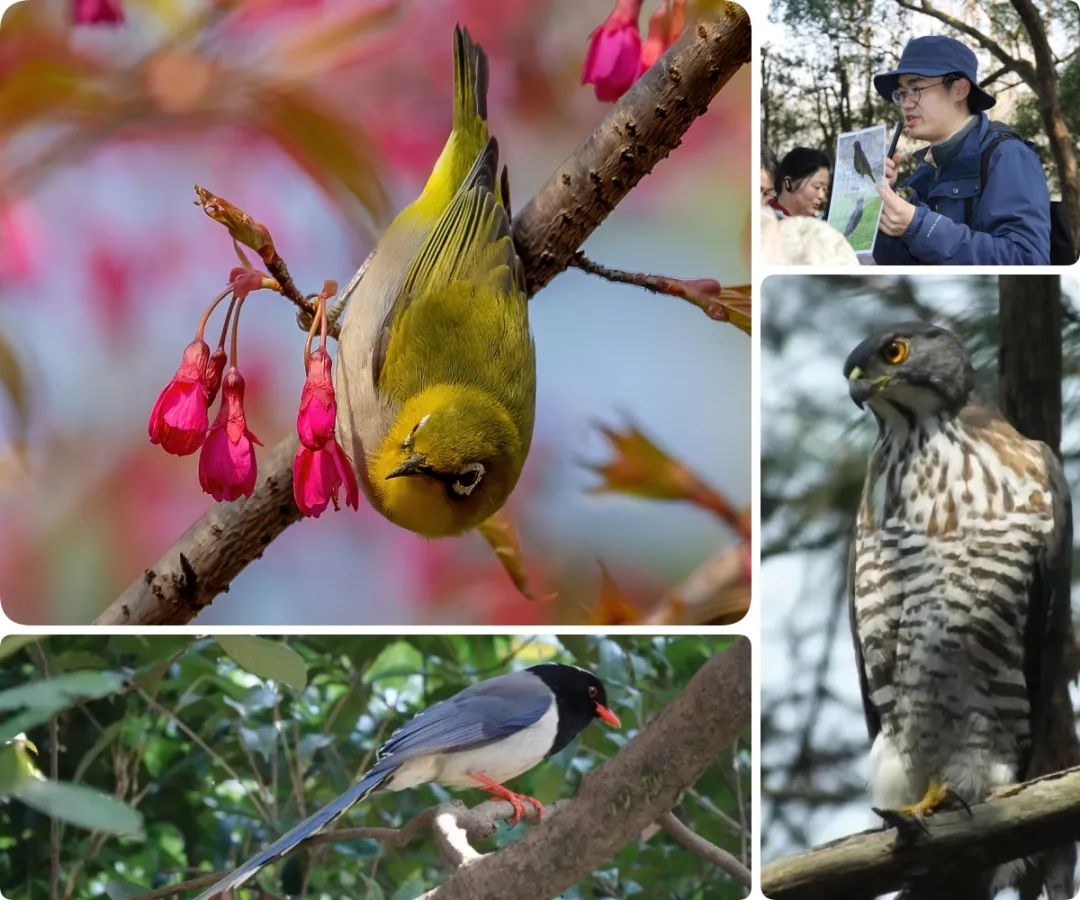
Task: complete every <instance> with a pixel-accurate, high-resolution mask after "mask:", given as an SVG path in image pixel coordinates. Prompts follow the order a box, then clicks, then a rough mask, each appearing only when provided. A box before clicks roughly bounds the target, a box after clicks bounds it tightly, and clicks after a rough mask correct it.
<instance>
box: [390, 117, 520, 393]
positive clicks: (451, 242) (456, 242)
mask: <svg viewBox="0 0 1080 900" xmlns="http://www.w3.org/2000/svg"><path fill="white" fill-rule="evenodd" d="M498 161H499V150H498V144H497V143H496V141H495V139H494V138H489V139H488V142H487V145H486V146H485V147H484V150H483V152H481V153H480V154H479V155H478V156H477V158H476V161H475V162H474V164H473V167H472V169H471V170H470V172H469V174H468V176H467V177H466V178H465V180H464V181H463V182H462V184H461V187H460V188H459V189H458V191H457V193H456V194H455V195H454V199H453V200H452V201H451V203H450V205H449V207H447V209H446V211H445V212H444V213H443V214H442V215H441V216H440V217H439V220H438V222H437V223H436V225H435V227H434V228H433V229H432V230H431V232H430V233H429V234H428V236H427V237H426V239H425V240H424V243H423V245H422V246H421V248H420V251H419V253H417V255H416V258H415V259H414V261H413V263H412V266H411V267H410V269H409V272H408V274H407V275H406V276H405V279H404V281H403V283H402V287H401V292H400V294H399V295H398V298H397V300H396V301H395V303H394V305H393V306H392V307H391V309H390V311H389V312H388V313H387V315H386V318H385V320H384V322H383V325H382V329H381V331H380V334H379V336H378V337H377V339H376V340H375V343H374V348H373V351H372V366H371V370H372V378H373V380H374V382H375V384H376V385H380V384H381V376H382V373H383V372H384V370H385V366H386V364H387V362H388V361H389V360H390V359H391V358H392V357H393V356H394V355H395V354H396V353H399V352H401V351H402V347H404V346H406V345H407V344H408V341H407V340H404V341H399V340H398V338H399V336H400V335H401V331H402V323H403V320H404V319H405V317H406V312H407V311H409V310H410V308H412V307H414V306H415V307H417V308H419V307H420V306H421V305H422V304H427V303H439V302H441V299H442V294H443V292H445V290H446V288H447V286H448V285H450V284H452V283H455V282H460V283H464V284H465V285H467V286H468V287H470V288H472V289H476V290H481V289H487V290H492V291H496V292H501V293H511V294H514V295H517V296H521V297H523V296H524V291H525V276H524V270H523V268H522V266H521V261H520V260H519V259H518V256H517V252H516V251H515V250H514V243H513V238H512V237H511V234H510V220H509V218H508V216H507V215H506V210H505V208H504V207H503V205H502V203H501V202H500V200H499V198H498V196H497V195H496V193H495V179H496V177H497V170H498ZM399 371H400V370H399Z"/></svg>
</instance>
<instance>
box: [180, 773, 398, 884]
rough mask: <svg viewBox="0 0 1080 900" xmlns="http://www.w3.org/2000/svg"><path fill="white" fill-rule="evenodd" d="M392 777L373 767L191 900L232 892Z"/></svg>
mask: <svg viewBox="0 0 1080 900" xmlns="http://www.w3.org/2000/svg"><path fill="white" fill-rule="evenodd" d="M392 774H393V769H388V768H381V767H379V766H376V767H375V768H374V769H372V770H371V771H370V772H368V774H367V775H365V776H364V777H363V778H362V779H360V781H358V782H357V783H356V784H354V785H353V786H352V787H351V788H349V790H347V791H346V792H345V793H344V794H342V795H341V796H340V797H338V798H337V799H336V800H331V801H330V802H329V803H327V804H326V806H324V807H323V808H322V809H320V810H319V811H318V812H316V813H313V814H312V815H310V816H308V817H307V818H306V819H304V821H303V822H301V823H300V824H299V825H296V826H295V827H293V828H291V829H290V830H289V831H287V832H286V833H285V834H283V835H282V836H281V837H279V838H278V839H277V840H276V841H274V843H272V844H271V845H270V846H269V847H267V848H265V849H264V850H261V851H259V852H258V853H256V854H255V855H254V856H253V857H251V859H249V860H247V861H246V862H245V863H243V864H242V865H240V866H239V867H238V868H236V869H234V870H233V871H232V872H230V873H229V874H228V875H226V876H225V877H224V878H222V879H221V880H220V881H218V882H216V883H215V884H213V885H212V886H211V887H210V888H209V889H208V890H206V891H204V892H203V893H201V894H199V896H198V897H196V898H195V900H209V898H210V897H217V896H218V895H219V894H222V893H224V892H225V891H227V890H229V889H230V888H235V887H238V886H239V885H241V884H243V883H244V882H245V881H247V880H248V879H249V878H251V877H252V876H253V875H255V874H256V873H257V872H258V871H259V870H260V869H262V868H263V867H265V866H267V865H269V864H270V863H272V862H273V861H274V860H275V859H277V858H278V857H280V856H283V855H284V854H286V853H288V852H289V851H290V850H292V849H293V847H295V846H296V845H297V844H299V843H301V842H302V841H305V840H307V839H308V838H309V837H311V835H313V834H315V833H316V832H319V831H322V830H323V829H324V828H325V827H326V826H327V825H329V824H330V823H331V822H333V821H334V820H335V819H336V818H338V816H340V815H342V814H343V813H344V812H345V811H346V810H348V809H349V808H350V807H351V806H353V805H355V804H357V803H359V802H360V801H361V800H363V799H365V798H366V797H367V796H369V795H370V794H371V793H372V791H374V790H376V789H377V788H378V787H379V786H380V785H381V784H382V783H383V782H384V781H386V779H387V778H389V777H390V776H391V775H392Z"/></svg>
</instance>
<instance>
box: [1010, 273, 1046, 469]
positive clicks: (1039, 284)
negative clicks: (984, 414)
mask: <svg viewBox="0 0 1080 900" xmlns="http://www.w3.org/2000/svg"><path fill="white" fill-rule="evenodd" d="M998 297H999V304H1000V309H1001V317H1000V331H999V337H998V405H999V406H1000V407H1001V411H1002V412H1003V413H1004V414H1005V418H1006V419H1008V420H1009V421H1010V422H1011V423H1012V424H1013V425H1014V426H1016V428H1017V429H1018V430H1019V431H1020V433H1021V434H1023V435H1024V436H1025V437H1029V438H1033V439H1035V440H1039V441H1043V442H1044V443H1046V444H1048V445H1049V446H1050V447H1051V448H1052V449H1053V451H1054V452H1055V453H1057V454H1058V455H1060V454H1061V278H1060V276H1058V275H1002V276H1000V278H999V281H998Z"/></svg>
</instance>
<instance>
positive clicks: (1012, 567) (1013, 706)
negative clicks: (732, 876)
mask: <svg viewBox="0 0 1080 900" xmlns="http://www.w3.org/2000/svg"><path fill="white" fill-rule="evenodd" d="M764 296H765V309H766V311H767V319H768V321H767V322H766V333H767V334H769V335H770V336H771V337H770V338H769V339H768V340H767V341H766V346H765V348H764V352H763V368H762V383H763V384H765V385H766V386H767V387H766V388H765V390H764V394H763V420H764V422H765V423H766V426H765V432H764V434H763V439H762V508H763V510H766V511H767V512H766V514H765V515H764V516H763V521H762V543H763V560H762V575H761V578H762V583H763V585H762V596H761V603H762V613H763V615H762V643H761V648H760V651H761V653H762V660H763V672H765V675H764V677H763V684H762V734H763V735H764V737H763V739H762V766H763V771H762V803H763V809H762V828H763V832H762V837H763V854H764V857H765V865H764V868H763V873H762V877H763V881H762V886H763V889H764V892H765V894H766V895H767V896H769V897H772V898H774V900H788V898H791V900H793V898H796V897H806V896H820V897H847V896H859V897H866V898H870V897H877V896H885V895H889V896H892V892H894V891H901V894H900V895H899V896H901V897H911V898H916V897H919V898H922V897H941V898H945V897H948V898H955V900H995V898H997V900H1005V898H1007V897H1014V898H1015V897H1017V896H1019V897H1024V898H1043V900H1072V898H1073V897H1075V896H1076V890H1077V883H1078V882H1077V844H1076V839H1077V832H1076V829H1075V825H1074V824H1072V823H1073V822H1074V821H1075V820H1074V819H1073V818H1072V816H1073V813H1072V812H1071V811H1070V810H1074V809H1075V805H1076V803H1077V799H1078V798H1080V768H1078V767H1080V742H1078V737H1077V727H1078V722H1077V718H1076V714H1075V710H1076V709H1078V708H1080V690H1078V689H1077V683H1076V679H1077V674H1078V670H1080V647H1078V644H1077V640H1076V634H1077V632H1076V627H1075V624H1074V608H1075V604H1071V603H1070V592H1071V586H1072V584H1073V581H1074V577H1075V568H1074V567H1073V565H1072V563H1073V560H1074V558H1075V556H1076V552H1077V544H1076V532H1075V529H1074V527H1073V521H1074V520H1073V512H1072V510H1073V498H1074V497H1075V496H1076V494H1077V487H1078V485H1080V468H1078V465H1077V461H1078V455H1077V451H1078V449H1080V433H1078V431H1077V428H1076V423H1077V422H1080V405H1078V403H1077V400H1078V398H1080V393H1078V391H1077V387H1078V383H1077V373H1076V366H1075V362H1076V359H1077V355H1076V354H1077V348H1080V315H1078V313H1080V284H1077V282H1076V281H1075V280H1073V279H1070V278H1068V277H1062V276H1057V275H1045V276H1042V275H1040V276H1026V275H1025V276H1020V275H1016V276H1009V275H1002V276H989V275H974V276H966V275H953V276H936V277H920V278H902V277H901V278H896V277H882V276H875V277H852V276H848V277H829V276H817V277H807V278H776V277H772V278H768V279H766V281H765V284H764ZM811 307H812V308H813V309H814V310H815V313H816V315H817V317H818V319H817V322H816V327H815V328H814V329H813V330H812V331H810V330H808V329H807V328H806V326H805V310H806V309H807V308H811ZM800 673H801V674H803V675H804V677H802V678H800V677H797V676H798V675H799V674H800ZM805 673H813V675H812V677H805Z"/></svg>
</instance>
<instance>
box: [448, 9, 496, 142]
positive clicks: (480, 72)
mask: <svg viewBox="0 0 1080 900" xmlns="http://www.w3.org/2000/svg"><path fill="white" fill-rule="evenodd" d="M487 88H488V59H487V54H486V53H484V51H483V49H482V48H481V47H480V45H479V44H477V43H475V42H474V41H473V39H472V37H471V35H470V34H469V31H468V29H467V28H463V27H462V26H460V25H458V26H456V27H455V28H454V130H455V131H458V130H460V131H470V130H472V129H474V128H476V127H477V126H478V120H479V122H487Z"/></svg>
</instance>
